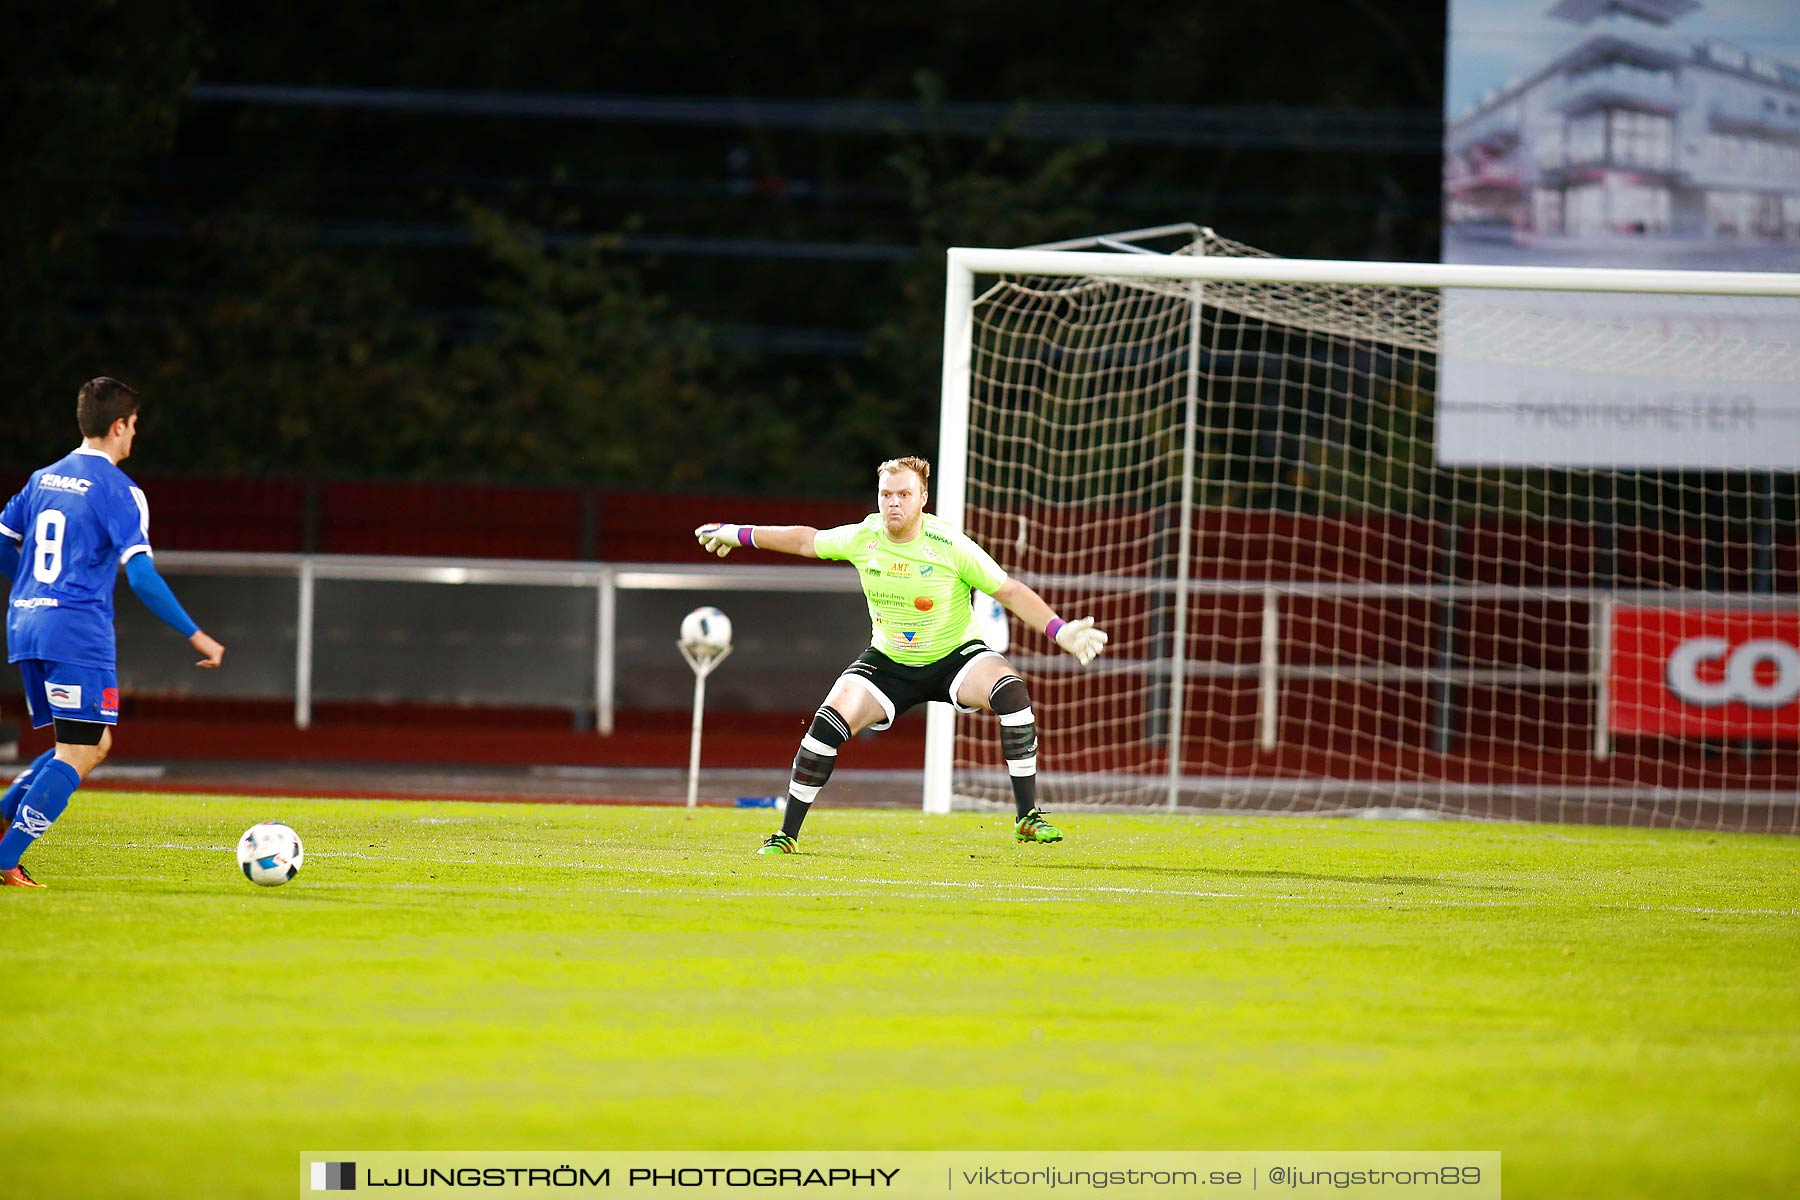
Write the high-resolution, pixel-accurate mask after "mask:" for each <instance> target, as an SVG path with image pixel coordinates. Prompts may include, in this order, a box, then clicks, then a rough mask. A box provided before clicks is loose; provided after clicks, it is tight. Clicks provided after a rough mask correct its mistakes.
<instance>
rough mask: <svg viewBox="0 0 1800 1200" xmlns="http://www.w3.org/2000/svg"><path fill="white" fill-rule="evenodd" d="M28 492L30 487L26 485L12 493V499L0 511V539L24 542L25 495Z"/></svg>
mask: <svg viewBox="0 0 1800 1200" xmlns="http://www.w3.org/2000/svg"><path fill="white" fill-rule="evenodd" d="M30 490H31V485H30V484H26V485H25V486H24V487H22V488H20V489H19V490H18V491H16V492H14V493H13V498H12V499H11V500H8V501H7V502H6V507H5V508H4V509H0V538H5V539H7V540H8V541H13V542H22V541H24V540H25V514H26V511H27V508H26V500H25V493H26V492H28V491H30Z"/></svg>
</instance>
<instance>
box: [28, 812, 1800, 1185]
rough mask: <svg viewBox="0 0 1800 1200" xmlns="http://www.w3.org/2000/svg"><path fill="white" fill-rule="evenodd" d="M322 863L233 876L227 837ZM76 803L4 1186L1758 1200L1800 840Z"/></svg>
mask: <svg viewBox="0 0 1800 1200" xmlns="http://www.w3.org/2000/svg"><path fill="white" fill-rule="evenodd" d="M267 818H273V819H279V820H285V821H287V822H288V823H290V824H292V825H293V826H294V827H295V828H296V829H298V830H299V831H300V833H301V835H302V837H303V838H305V840H306V849H307V862H306V869H305V870H304V872H303V873H302V874H301V876H300V878H299V879H298V880H296V881H295V882H294V883H292V884H289V885H288V886H286V887H282V888H278V889H273V890H265V889H261V888H256V887H253V886H251V885H250V884H248V883H246V882H245V880H244V879H243V878H242V877H241V876H240V875H238V874H237V868H236V863H235V861H234V859H233V845H234V843H235V841H236V839H237V836H238V834H239V833H241V832H242V831H243V829H244V828H245V827H247V826H248V825H250V824H251V823H252V822H253V821H256V820H261V819H267ZM1059 824H1061V825H1062V826H1063V827H1064V828H1065V829H1066V830H1067V831H1068V832H1069V840H1068V841H1066V842H1064V843H1063V844H1061V845H1059V846H1020V845H1015V844H1014V843H1013V841H1012V839H1011V833H1010V825H1009V823H1008V821H1007V820H1006V818H1004V817H995V816H975V815H956V816H950V817H932V818H927V817H924V816H921V815H917V814H904V813H891V812H867V811H854V810H843V809H835V810H834V809H833V808H832V807H831V806H830V804H829V803H827V804H825V805H823V806H821V807H820V809H819V810H818V811H817V812H815V813H814V814H813V816H812V819H811V821H810V822H809V827H808V830H807V837H806V838H805V839H804V840H803V842H802V845H803V847H804V849H805V853H803V854H801V855H798V856H793V857H781V858H753V857H752V856H751V855H750V853H749V851H750V849H751V847H752V846H753V845H754V844H755V842H756V840H757V839H758V837H759V836H760V835H761V834H762V833H765V832H768V831H769V830H770V829H771V828H773V818H772V816H771V815H770V814H768V813H766V812H765V813H751V812H742V813H740V812H737V811H718V810H702V811H699V812H697V813H692V814H690V813H688V812H687V811H685V810H680V809H620V808H575V807H566V806H550V805H497V804H452V803H408V802H374V801H362V802H359V801H321V800H293V801H270V800H266V799H254V800H240V799H233V798H219V797H210V798H197V797H179V798H171V797H167V796H158V795H130V794H122V793H107V792H100V791H86V790H84V791H83V792H81V793H80V794H79V795H78V796H77V797H76V801H75V803H74V805H73V806H72V807H71V810H70V811H69V813H68V814H67V816H65V817H64V818H63V819H62V820H61V821H60V822H59V823H58V824H57V827H56V829H55V830H54V832H53V833H52V834H51V835H50V836H49V837H48V838H46V839H45V841H44V842H43V844H42V845H40V846H39V847H38V848H37V849H36V850H34V851H33V853H32V855H31V858H30V865H31V866H32V868H33V870H34V871H35V872H36V874H37V875H38V877H39V878H40V879H41V880H42V881H43V882H45V883H46V884H48V885H49V890H45V891H41V892H26V891H20V890H8V891H3V892H0V937H3V939H4V942H3V944H4V946H5V957H6V961H7V964H8V968H9V974H8V988H7V992H8V997H7V1000H8V1002H7V1006H6V1007H7V1012H6V1018H7V1019H6V1029H7V1031H8V1036H7V1038H6V1054H5V1062H6V1067H5V1076H4V1087H0V1130H3V1131H4V1133H3V1134H0V1147H3V1149H0V1157H3V1158H4V1161H5V1166H6V1176H7V1180H8V1184H9V1191H10V1192H11V1193H12V1194H15V1195H20V1196H30V1197H38V1198H41V1200H50V1198H55V1197H85V1196H107V1197H112V1196H120V1197H126V1196H145V1197H148V1196H173V1195H190V1196H212V1197H226V1196H284V1197H285V1196H289V1195H291V1194H292V1191H293V1185H292V1180H293V1177H294V1164H295V1163H296V1161H297V1157H296V1155H297V1152H298V1151H300V1150H303V1149H323V1148H339V1149H348V1148H363V1149H369V1150H378V1149H387V1150H482V1149H491V1150H500V1149H509V1150H531V1149H543V1150H556V1149H565V1150H603V1149H653V1150H663V1149H792V1148H818V1149H827V1148H832V1149H930V1148H942V1149H1012V1148H1025V1147H1037V1146H1042V1147H1048V1148H1059V1149H1091V1150H1104V1149H1151V1150H1156V1149H1171V1150H1176V1149H1179V1150H1202V1149H1240V1150H1253V1149H1345V1150H1349V1149H1366V1150H1376V1149H1404V1150H1414V1149H1419V1150H1423V1149H1452V1150H1499V1151H1501V1152H1502V1154H1503V1155H1504V1160H1503V1161H1504V1181H1505V1192H1506V1195H1507V1196H1509V1197H1519V1196H1574V1195H1581V1196H1625V1195H1632V1196H1637V1195H1657V1196H1699V1195H1733V1196H1746V1195H1779V1194H1788V1193H1786V1192H1785V1189H1786V1188H1788V1187H1789V1186H1791V1185H1792V1183H1793V1181H1794V1179H1795V1178H1796V1175H1797V1173H1800V1148H1797V1147H1800V1140H1797V1139H1796V1138H1795V1134H1794V1131H1795V1129H1796V1127H1797V1126H1800V1003H1797V1002H1800V839H1778V838H1768V837H1749V836H1731V835H1721V834H1707V833H1689V832H1675V833H1670V832H1653V831H1642V830H1615V829H1598V828H1587V827H1561V826H1558V827H1551V826H1531V825H1501V824H1493V825H1477V824H1462V823H1407V822H1385V821H1355V820H1301V819H1274V818H1252V817H1246V818H1235V817H1203V818H1194V817H1168V816H1126V815H1106V816H1083V815H1079V814H1071V815H1068V816H1066V817H1065V818H1063V819H1062V820H1060V821H1059Z"/></svg>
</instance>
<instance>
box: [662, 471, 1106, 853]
mask: <svg viewBox="0 0 1800 1200" xmlns="http://www.w3.org/2000/svg"><path fill="white" fill-rule="evenodd" d="M876 478H877V480H878V483H879V487H878V492H877V499H878V501H879V503H880V506H881V507H880V511H879V512H874V513H871V514H869V516H868V517H866V518H864V519H863V520H862V521H861V522H859V523H857V524H855V525H839V526H838V527H837V528H835V529H814V528H812V527H811V526H810V525H732V524H724V523H717V522H715V523H710V524H706V525H702V526H700V528H698V529H696V530H694V537H695V538H696V539H698V541H699V542H700V544H701V545H702V546H704V547H705V548H706V549H708V550H710V551H712V552H713V553H715V554H717V555H718V556H719V557H720V558H724V557H725V556H726V555H727V554H730V553H731V552H732V551H733V550H735V549H737V548H738V547H740V546H749V547H751V548H753V549H758V550H776V551H779V552H781V553H783V554H797V555H800V556H801V557H802V558H823V559H832V560H838V561H843V562H848V563H851V564H853V565H854V566H855V567H856V570H857V575H858V577H859V578H860V579H861V580H862V585H863V593H864V595H866V596H867V597H868V601H869V621H870V624H871V626H872V632H871V635H870V645H869V648H868V649H867V650H865V651H863V652H862V654H861V655H859V656H858V657H857V659H856V661H855V662H853V663H851V664H850V666H849V667H848V668H846V669H845V671H844V673H843V675H841V676H839V678H838V681H837V683H836V684H835V685H833V687H832V689H831V694H830V695H829V696H827V697H826V699H825V703H824V704H822V705H820V706H819V710H818V712H816V713H814V714H813V722H812V728H811V729H810V730H809V731H808V732H807V734H806V736H805V737H803V738H801V739H800V752H799V753H798V754H797V755H796V756H795V758H794V777H793V779H792V781H791V782H789V784H788V802H787V813H786V819H785V820H784V821H783V822H782V827H781V832H780V833H774V834H770V835H769V836H768V838H766V839H765V840H764V841H763V844H762V845H761V846H760V847H758V849H757V853H759V854H792V853H794V851H795V849H796V845H797V842H798V839H799V837H800V826H801V823H802V822H804V821H805V820H806V814H807V811H808V810H809V809H811V808H812V804H813V800H814V799H815V798H816V797H817V796H818V794H819V789H820V788H822V787H824V786H825V781H826V780H827V779H829V778H831V769H832V767H834V766H835V765H836V764H837V755H838V750H839V748H840V747H842V746H843V744H844V743H845V742H847V741H849V740H850V739H851V737H853V736H855V735H856V734H858V733H861V732H862V731H863V730H865V729H871V728H873V729H886V728H887V727H888V726H890V725H892V724H893V723H894V718H895V717H898V716H899V715H900V714H901V713H903V712H905V711H906V710H907V709H909V708H912V707H913V706H914V705H916V704H920V703H923V702H925V701H927V700H946V701H949V702H950V703H951V704H954V705H955V706H956V707H957V709H958V710H959V711H961V712H979V711H982V710H987V711H989V712H992V713H994V714H995V715H996V716H998V717H999V718H1000V749H1001V752H1002V753H1003V754H1005V756H1006V769H1007V773H1008V774H1009V775H1010V776H1011V777H1012V789H1013V802H1014V803H1015V804H1016V805H1017V807H1018V820H1017V821H1016V822H1015V823H1014V825H1013V836H1014V837H1015V838H1017V840H1019V841H1021V842H1060V841H1061V840H1062V836H1063V835H1062V830H1060V829H1058V828H1056V827H1055V826H1054V825H1052V824H1051V823H1050V822H1049V820H1048V819H1047V818H1046V817H1045V815H1044V813H1043V810H1041V809H1039V808H1038V806H1037V725H1036V723H1035V720H1034V718H1033V717H1032V714H1031V699H1030V697H1029V696H1028V695H1027V694H1026V691H1025V681H1024V680H1023V679H1020V678H1019V677H1018V675H1016V674H1015V673H1014V672H1013V669H1012V665H1011V664H1010V663H1008V662H1007V661H1006V659H1005V658H1004V657H1003V656H1002V655H1001V654H999V653H998V652H996V651H994V650H992V649H990V648H989V647H988V646H987V644H986V643H985V642H983V641H982V640H981V639H980V638H979V637H977V636H975V629H974V614H973V612H972V610H971V607H970V596H971V592H972V590H973V589H976V588H979V589H980V590H981V591H984V592H987V593H989V594H990V595H992V596H993V597H994V598H995V599H996V600H998V601H1000V603H1001V604H1003V605H1005V606H1006V607H1007V608H1008V609H1010V610H1011V611H1012V612H1013V614H1014V615H1016V616H1017V617H1018V618H1019V619H1020V620H1022V621H1024V622H1025V623H1026V624H1027V625H1029V626H1031V627H1032V628H1034V629H1041V630H1043V631H1044V633H1045V635H1046V636H1048V637H1049V638H1050V639H1051V640H1052V641H1054V642H1055V643H1056V644H1057V645H1058V646H1060V647H1062V648H1063V649H1064V650H1066V651H1068V652H1069V653H1070V654H1073V655H1074V656H1075V657H1076V658H1078V659H1080V660H1081V662H1082V664H1083V665H1086V664H1087V663H1089V662H1091V661H1093V658H1094V656H1095V655H1096V654H1098V653H1100V651H1101V649H1102V648H1103V647H1104V646H1105V645H1106V634H1104V633H1102V632H1101V631H1100V630H1098V629H1096V628H1094V619H1093V618H1092V617H1083V618H1081V619H1080V620H1078V621H1065V620H1063V619H1062V618H1061V617H1059V616H1057V615H1056V614H1055V613H1054V612H1053V611H1051V608H1050V606H1049V605H1048V604H1046V603H1045V602H1044V599H1043V597H1042V596H1039V595H1038V594H1037V593H1036V592H1034V591H1032V590H1031V589H1030V588H1028V587H1026V586H1025V585H1024V584H1023V583H1020V582H1019V581H1018V580H1016V579H1009V578H1008V577H1007V574H1006V572H1005V571H1002V570H1001V569H1000V566H999V564H997V563H996V562H995V561H994V560H993V559H992V558H990V557H989V556H988V553H987V551H985V550H983V549H982V548H981V547H980V546H977V545H976V544H975V543H974V542H973V541H971V540H970V539H969V538H967V537H966V536H964V535H963V534H962V533H961V532H959V531H958V530H955V529H952V528H951V527H950V526H949V525H947V524H945V523H944V522H943V521H940V520H939V519H938V518H937V517H935V516H931V515H929V514H927V513H926V512H925V498H926V485H927V483H928V482H929V480H930V479H931V464H930V463H928V462H926V461H925V460H924V459H922V458H895V459H889V460H888V461H887V462H884V463H882V464H881V466H880V467H879V468H878V469H877V471H876Z"/></svg>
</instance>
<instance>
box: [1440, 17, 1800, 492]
mask: <svg viewBox="0 0 1800 1200" xmlns="http://www.w3.org/2000/svg"><path fill="white" fill-rule="evenodd" d="M1449 30H1450V33H1449V37H1450V42H1449V46H1448V52H1447V56H1446V61H1447V64H1448V65H1447V72H1448V77H1447V80H1446V87H1445V107H1446V114H1445V115H1446V120H1445V147H1444V176H1443V178H1444V190H1443V210H1444V234H1443V258H1444V261H1445V262H1455V263H1499V264H1532V265H1542V266H1582V267H1596V266H1598V267H1642V268H1674V269H1703V270H1726V271H1784V272H1800V3H1795V2H1794V0H1451V3H1450V19H1449ZM1797 324H1800V309H1797V307H1796V305H1795V303H1794V302H1793V301H1787V300H1774V301H1771V300H1756V299H1734V298H1715V299H1708V300H1705V301H1700V300H1690V299H1686V298H1682V297H1656V296H1631V295H1624V294H1614V293H1606V294H1600V295H1578V294H1564V295H1551V294H1546V293H1513V294H1493V295H1482V296H1475V295H1472V294H1470V293H1467V292H1453V293H1447V294H1446V295H1445V297H1444V318H1443V328H1444V346H1443V351H1444V352H1443V356H1442V361H1441V367H1442V375H1441V380H1440V383H1441V392H1440V411H1439V419H1438V450H1439V459H1440V461H1443V462H1445V463H1448V464H1468V465H1516V464H1541V465H1555V466H1589V467H1602V468H1605V467H1612V468H1621V469H1629V468H1639V469H1658V468H1683V467H1694V468H1715V469H1730V468H1740V469H1741V468H1773V469H1783V468H1786V469H1792V468H1794V467H1796V466H1800V395H1795V394H1794V392H1795V389H1793V387H1792V386H1791V384H1786V383H1784V382H1783V379H1784V377H1787V376H1788V375H1789V372H1790V371H1791V366H1790V365H1788V364H1785V363H1768V362H1758V361H1757V358H1758V353H1759V351H1758V350H1757V349H1756V348H1757V347H1759V346H1763V345H1772V344H1776V343H1779V342H1782V341H1787V340H1791V338H1792V330H1793V329H1794V328H1795V327H1796V325H1797ZM1507 326H1515V327H1522V328H1527V329H1531V328H1535V329H1537V330H1539V331H1542V330H1550V329H1554V330H1555V331H1556V333H1557V337H1556V339H1555V340H1556V341H1558V342H1559V343H1561V344H1562V345H1563V346H1565V347H1566V349H1565V350H1563V351H1562V352H1560V354H1551V355H1548V356H1543V357H1542V361H1537V359H1538V357H1539V356H1536V355H1535V354H1534V352H1533V348H1532V347H1530V346H1520V345H1517V344H1511V345H1506V346H1496V345H1495V344H1494V343H1495V337H1494V335H1493V334H1492V332H1491V331H1492V330H1494V329H1496V328H1501V327H1507ZM1584 331H1587V332H1585V333H1584ZM1540 340H1541V339H1540ZM1706 345H1711V346H1713V347H1715V348H1716V347H1719V346H1725V347H1727V349H1726V350H1725V352H1723V353H1719V352H1718V351H1717V350H1716V349H1715V350H1714V352H1713V358H1714V359H1715V361H1701V360H1702V359H1704V358H1705V357H1706V355H1705V352H1704V351H1697V350H1695V349H1694V348H1695V347H1702V346H1706ZM1621 346H1629V347H1630V350H1629V352H1621V350H1620V347H1621ZM1732 346H1743V347H1747V348H1748V349H1746V350H1745V351H1744V352H1741V353H1740V352H1735V351H1732V350H1730V349H1729V347H1732Z"/></svg>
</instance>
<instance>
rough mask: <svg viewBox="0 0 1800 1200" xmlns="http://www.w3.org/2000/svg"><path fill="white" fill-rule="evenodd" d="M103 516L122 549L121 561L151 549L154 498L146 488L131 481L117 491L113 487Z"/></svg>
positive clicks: (106, 501)
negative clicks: (149, 497)
mask: <svg viewBox="0 0 1800 1200" xmlns="http://www.w3.org/2000/svg"><path fill="white" fill-rule="evenodd" d="M99 516H100V520H101V523H102V524H104V525H105V526H106V534H107V536H108V537H110V538H112V541H113V545H114V546H115V547H117V549H118V552H119V561H120V562H126V561H128V560H130V559H132V558H135V557H136V556H137V555H139V554H147V553H149V551H150V501H149V500H148V499H146V498H145V496H144V491H143V489H142V488H140V487H138V486H136V485H135V484H128V485H127V486H125V487H123V488H119V489H118V490H116V491H114V490H110V489H109V491H108V493H107V496H106V500H105V505H104V507H103V508H101V510H100V512H99Z"/></svg>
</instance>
